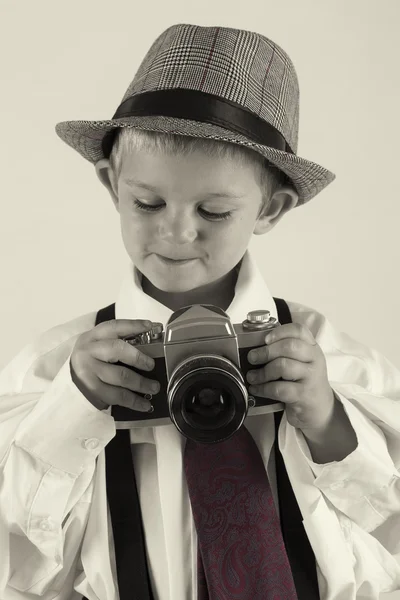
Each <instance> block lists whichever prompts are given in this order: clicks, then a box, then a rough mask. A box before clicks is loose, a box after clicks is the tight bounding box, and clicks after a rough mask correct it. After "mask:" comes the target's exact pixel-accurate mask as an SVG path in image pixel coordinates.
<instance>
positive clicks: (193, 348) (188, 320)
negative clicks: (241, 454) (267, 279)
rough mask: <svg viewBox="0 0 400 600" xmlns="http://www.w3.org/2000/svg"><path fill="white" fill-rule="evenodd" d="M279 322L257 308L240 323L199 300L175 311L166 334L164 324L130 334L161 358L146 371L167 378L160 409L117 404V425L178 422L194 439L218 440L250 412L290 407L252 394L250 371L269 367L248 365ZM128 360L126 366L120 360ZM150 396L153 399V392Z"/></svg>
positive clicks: (159, 397) (158, 397)
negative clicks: (139, 409)
mask: <svg viewBox="0 0 400 600" xmlns="http://www.w3.org/2000/svg"><path fill="white" fill-rule="evenodd" d="M277 326H279V322H278V321H277V319H275V318H273V317H271V316H270V313H269V311H267V310H253V311H251V312H249V313H248V315H247V319H246V320H244V321H243V322H242V323H239V324H232V323H231V321H230V319H229V317H228V315H227V314H226V312H224V311H223V310H222V309H221V308H218V307H217V306H213V305H212V304H192V305H190V306H185V307H183V308H181V309H179V310H177V311H175V312H174V313H173V314H172V315H171V317H170V318H169V320H168V322H167V325H166V328H165V332H164V331H163V325H162V323H153V328H152V329H151V330H150V331H148V332H145V333H142V334H140V335H136V336H131V337H125V338H124V340H125V341H127V342H129V343H130V344H132V345H136V346H140V348H139V349H140V351H141V352H143V353H144V354H147V355H148V356H151V357H152V358H153V359H154V361H155V367H154V369H153V370H152V371H150V372H148V373H147V371H146V372H144V371H139V370H137V369H135V368H134V367H132V366H130V365H124V366H126V367H128V368H129V369H132V370H134V371H137V372H140V373H141V374H142V375H143V374H144V375H145V376H149V377H151V379H155V380H157V381H159V382H160V391H159V392H158V393H157V394H155V395H154V398H153V399H152V404H153V406H154V411H153V412H152V413H141V412H137V411H134V410H131V409H129V408H126V407H124V406H119V405H113V406H112V411H111V414H112V416H113V417H114V419H115V421H116V428H117V429H124V428H132V427H144V426H147V427H148V426H152V427H154V426H157V425H165V424H170V423H171V421H172V422H173V423H174V425H175V426H176V427H177V429H178V430H179V431H180V432H181V433H182V434H183V435H184V436H186V437H187V438H191V439H193V440H196V441H198V442H203V443H215V442H220V441H222V440H226V439H228V438H230V437H231V436H232V435H233V434H234V433H235V432H236V431H237V430H238V429H239V427H241V425H242V424H243V421H244V419H245V418H246V416H247V415H248V414H250V415H251V414H258V413H266V412H273V411H277V410H283V408H284V405H283V404H282V403H281V402H276V401H275V400H269V399H266V398H261V397H256V396H249V394H248V387H249V385H250V384H249V383H248V382H247V380H246V373H247V371H249V370H251V369H257V368H261V367H260V366H259V365H253V364H251V363H249V362H248V359H247V355H248V353H249V352H250V350H251V349H253V348H258V347H260V346H263V345H264V344H265V341H264V338H265V336H266V334H267V332H268V331H269V330H270V329H273V328H274V327H277ZM119 364H122V363H119ZM147 397H148V396H147Z"/></svg>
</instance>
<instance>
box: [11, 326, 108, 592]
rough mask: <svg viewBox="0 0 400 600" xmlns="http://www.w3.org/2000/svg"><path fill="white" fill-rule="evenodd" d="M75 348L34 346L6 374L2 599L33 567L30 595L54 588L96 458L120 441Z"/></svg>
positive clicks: (76, 542)
mask: <svg viewBox="0 0 400 600" xmlns="http://www.w3.org/2000/svg"><path fill="white" fill-rule="evenodd" d="M76 338H77V336H75V339H76ZM73 341H74V340H73V339H72V340H71V339H68V340H67V341H66V342H65V343H61V344H58V345H57V346H56V347H54V348H51V349H49V348H46V350H47V351H46V352H42V351H41V350H43V349H40V352H39V351H38V348H36V347H34V346H33V345H31V346H29V347H28V348H26V349H24V351H22V352H21V353H20V355H19V356H18V357H16V358H15V359H14V360H13V361H12V362H11V363H10V364H9V365H8V367H6V368H5V369H4V371H3V372H2V373H1V374H0V555H1V556H2V557H3V558H4V557H7V558H8V560H4V559H2V560H1V561H0V598H6V597H7V596H6V593H5V589H6V587H7V585H9V586H11V587H13V582H15V588H16V589H19V590H20V589H21V587H18V584H20V583H21V581H22V580H23V579H24V577H25V574H26V573H27V572H28V569H27V568H26V565H30V568H29V577H28V579H27V582H26V585H28V584H29V585H28V587H29V591H30V592H32V593H33V591H35V592H36V593H40V594H43V592H44V591H46V590H50V589H51V582H52V580H53V577H55V576H56V574H58V573H59V572H60V571H61V570H62V569H63V562H64V555H65V554H70V551H71V549H68V548H65V547H64V542H65V540H64V535H63V525H64V523H65V521H66V520H67V517H68V515H69V513H70V512H71V511H72V510H73V509H74V507H75V506H76V505H77V503H79V502H80V501H81V499H82V497H83V496H84V497H85V502H86V503H87V502H90V500H91V493H92V491H93V475H94V471H95V463H96V458H97V456H98V454H99V453H100V452H101V451H102V450H103V449H104V447H105V446H106V445H107V444H108V442H109V441H110V440H111V439H112V438H113V437H114V435H115V423H114V418H113V417H112V416H111V414H110V413H111V411H110V407H108V409H106V410H103V411H101V410H98V409H97V408H96V407H94V406H93V405H92V404H90V402H89V401H88V400H87V399H86V398H85V396H83V394H82V393H81V392H80V391H79V389H78V388H77V387H76V386H75V384H74V383H73V381H72V379H71V373H70V365H69V358H70V353H71V351H72V347H73V344H72V343H71V342H73ZM52 343H53V344H54V341H52V340H50V346H51V345H52ZM38 352H39V353H38ZM60 362H61V366H60ZM85 506H87V507H88V506H89V504H85ZM83 533H84V530H83V529H82V531H81V532H80V533H79V535H81V537H82V536H83ZM75 538H76V536H75ZM68 539H70V536H69V538H68ZM74 545H75V546H76V551H78V549H79V546H80V540H78V539H74ZM23 574H24V577H23ZM39 582H40V583H39ZM35 584H38V585H39V587H35Z"/></svg>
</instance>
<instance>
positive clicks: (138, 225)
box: [120, 209, 153, 244]
mask: <svg viewBox="0 0 400 600" xmlns="http://www.w3.org/2000/svg"><path fill="white" fill-rule="evenodd" d="M120 221H121V231H122V235H123V237H124V239H125V240H126V241H127V242H129V243H130V244H132V241H133V240H136V241H140V240H141V239H145V238H147V239H148V234H149V232H150V231H151V230H152V229H153V228H152V227H151V225H150V222H151V221H150V219H141V218H140V215H137V214H132V212H130V211H129V210H126V209H125V211H123V212H122V211H121V212H120Z"/></svg>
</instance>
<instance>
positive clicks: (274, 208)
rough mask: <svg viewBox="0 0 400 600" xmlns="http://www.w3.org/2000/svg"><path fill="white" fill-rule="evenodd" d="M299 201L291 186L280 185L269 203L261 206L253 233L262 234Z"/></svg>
mask: <svg viewBox="0 0 400 600" xmlns="http://www.w3.org/2000/svg"><path fill="white" fill-rule="evenodd" d="M298 201H299V195H298V193H297V192H296V190H294V189H293V188H291V187H282V188H280V189H279V190H278V191H276V192H275V194H274V195H273V196H272V198H271V200H270V202H269V204H268V205H267V206H265V207H263V209H262V211H261V213H260V214H259V216H258V218H257V221H256V224H255V226H254V232H253V233H254V234H255V235H262V234H263V233H266V232H267V231H270V230H271V229H272V228H273V227H275V225H276V224H277V223H278V221H279V220H280V219H281V218H282V217H283V215H284V214H285V213H287V212H289V210H292V208H294V207H295V206H296V205H297V203H298Z"/></svg>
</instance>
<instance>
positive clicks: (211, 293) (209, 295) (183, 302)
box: [142, 263, 240, 311]
mask: <svg viewBox="0 0 400 600" xmlns="http://www.w3.org/2000/svg"><path fill="white" fill-rule="evenodd" d="M239 266H240V263H239V265H237V267H235V268H234V269H232V270H231V271H230V272H229V273H228V274H227V275H225V276H224V277H222V278H221V279H218V280H217V281H214V282H213V283H210V284H208V285H205V286H202V287H199V288H196V289H194V290H189V291H188V292H176V293H175V292H164V291H163V290H160V289H158V288H156V287H155V286H154V285H153V284H152V283H151V281H149V280H148V279H147V278H146V277H145V276H144V275H142V290H143V292H144V293H145V294H147V295H148V296H151V297H152V298H154V300H157V302H160V303H161V304H163V305H164V306H166V307H167V308H169V309H170V310H173V311H175V310H179V309H180V308H182V307H183V306H189V305H190V304H213V305H214V306H218V307H219V308H222V310H226V309H227V308H228V307H229V306H230V304H231V302H232V300H233V297H234V295H235V285H236V281H237V278H238V273H239V268H238V267H239ZM211 299H212V301H211Z"/></svg>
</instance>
